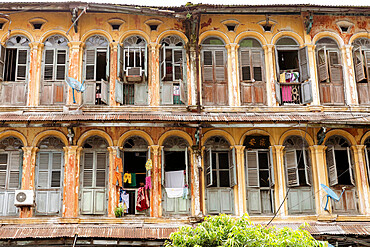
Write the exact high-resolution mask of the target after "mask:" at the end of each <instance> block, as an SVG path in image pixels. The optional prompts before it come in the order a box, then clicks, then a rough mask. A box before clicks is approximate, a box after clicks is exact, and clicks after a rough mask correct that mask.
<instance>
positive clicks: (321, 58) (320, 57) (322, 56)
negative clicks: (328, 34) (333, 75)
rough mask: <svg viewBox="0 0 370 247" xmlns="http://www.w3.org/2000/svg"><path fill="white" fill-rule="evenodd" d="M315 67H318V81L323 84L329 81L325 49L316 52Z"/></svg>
mask: <svg viewBox="0 0 370 247" xmlns="http://www.w3.org/2000/svg"><path fill="white" fill-rule="evenodd" d="M317 65H318V72H319V73H318V74H319V81H320V82H323V81H326V80H327V79H329V71H328V59H327V56H326V49H325V47H323V48H320V49H318V50H317Z"/></svg>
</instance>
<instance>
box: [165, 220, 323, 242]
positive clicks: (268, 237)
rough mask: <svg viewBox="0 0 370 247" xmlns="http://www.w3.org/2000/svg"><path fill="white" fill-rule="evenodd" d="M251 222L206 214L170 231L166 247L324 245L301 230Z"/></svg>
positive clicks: (300, 228) (301, 228) (301, 227)
mask: <svg viewBox="0 0 370 247" xmlns="http://www.w3.org/2000/svg"><path fill="white" fill-rule="evenodd" d="M303 228H304V225H302V226H300V227H299V229H298V230H296V231H293V230H292V229H291V228H288V227H284V228H281V229H276V228H275V227H273V226H271V227H265V226H261V225H254V224H253V223H252V222H251V221H250V220H249V217H248V216H246V215H245V216H243V217H240V218H232V217H230V216H227V215H219V216H208V217H206V218H205V220H204V222H202V223H200V224H199V225H198V226H197V227H195V228H193V227H190V226H183V227H180V230H179V231H178V232H174V233H172V234H171V236H170V239H171V241H167V242H166V243H165V246H166V247H219V246H230V247H241V246H248V247H249V246H251V247H260V246H261V247H262V246H278V247H321V246H322V247H324V246H327V243H325V242H320V241H317V240H315V239H314V238H313V237H312V236H311V234H310V233H309V232H308V231H306V230H304V229H303Z"/></svg>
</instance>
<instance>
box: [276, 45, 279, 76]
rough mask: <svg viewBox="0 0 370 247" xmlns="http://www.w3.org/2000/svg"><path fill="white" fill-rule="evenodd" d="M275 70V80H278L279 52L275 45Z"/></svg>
mask: <svg viewBox="0 0 370 247" xmlns="http://www.w3.org/2000/svg"><path fill="white" fill-rule="evenodd" d="M275 70H276V80H277V81H279V80H280V67H279V53H278V50H277V48H276V46H275Z"/></svg>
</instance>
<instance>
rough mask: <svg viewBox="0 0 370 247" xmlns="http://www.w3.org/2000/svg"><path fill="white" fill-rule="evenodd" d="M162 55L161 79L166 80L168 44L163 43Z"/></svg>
mask: <svg viewBox="0 0 370 247" xmlns="http://www.w3.org/2000/svg"><path fill="white" fill-rule="evenodd" d="M161 55H162V56H161V57H160V59H161V61H160V67H159V68H160V72H161V80H164V79H165V78H166V74H167V71H166V46H165V45H162V54H161Z"/></svg>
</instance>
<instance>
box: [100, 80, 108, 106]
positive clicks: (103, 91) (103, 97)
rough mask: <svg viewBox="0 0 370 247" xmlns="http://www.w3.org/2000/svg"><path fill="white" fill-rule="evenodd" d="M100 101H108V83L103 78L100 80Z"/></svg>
mask: <svg viewBox="0 0 370 247" xmlns="http://www.w3.org/2000/svg"><path fill="white" fill-rule="evenodd" d="M101 101H102V102H104V103H105V104H108V102H109V84H108V82H107V81H104V80H103V79H102V80H101Z"/></svg>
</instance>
